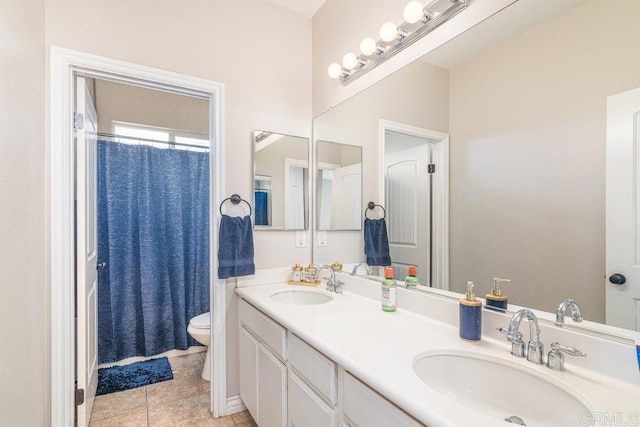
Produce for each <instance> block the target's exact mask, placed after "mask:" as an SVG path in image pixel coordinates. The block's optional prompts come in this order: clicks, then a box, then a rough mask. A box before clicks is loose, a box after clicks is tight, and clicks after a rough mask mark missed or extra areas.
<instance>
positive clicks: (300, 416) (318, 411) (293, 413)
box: [289, 372, 338, 427]
mask: <svg viewBox="0 0 640 427" xmlns="http://www.w3.org/2000/svg"><path fill="white" fill-rule="evenodd" d="M289 425H290V426H291V427H337V425H338V413H337V412H336V410H335V409H333V408H332V407H330V406H329V405H327V403H326V402H325V401H324V400H322V399H321V398H320V397H318V395H317V394H316V393H315V392H314V391H313V390H311V389H310V388H309V387H308V386H307V385H306V384H305V382H304V381H303V380H301V379H300V378H299V377H298V376H297V375H296V374H295V373H293V372H291V373H289Z"/></svg>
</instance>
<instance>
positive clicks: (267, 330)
mask: <svg viewBox="0 0 640 427" xmlns="http://www.w3.org/2000/svg"><path fill="white" fill-rule="evenodd" d="M240 322H241V327H240V337H239V350H240V397H241V398H242V401H243V402H244V404H245V405H246V406H247V409H248V410H249V412H250V413H251V415H252V416H253V419H254V420H256V422H257V423H258V425H259V426H261V427H281V426H286V425H287V367H286V365H285V364H284V359H285V354H286V329H284V328H283V327H282V326H280V325H279V324H277V323H276V322H274V321H273V320H271V319H270V318H268V317H267V316H265V315H264V314H262V313H261V312H260V311H258V310H257V309H255V308H254V307H252V306H250V305H249V304H247V303H246V302H244V301H240Z"/></svg>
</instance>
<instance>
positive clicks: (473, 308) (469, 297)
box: [460, 282, 482, 341]
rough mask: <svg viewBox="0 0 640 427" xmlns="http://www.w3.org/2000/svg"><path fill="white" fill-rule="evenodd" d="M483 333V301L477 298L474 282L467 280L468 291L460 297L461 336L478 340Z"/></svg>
mask: <svg viewBox="0 0 640 427" xmlns="http://www.w3.org/2000/svg"><path fill="white" fill-rule="evenodd" d="M481 335H482V302H480V301H479V300H477V299H476V294H475V293H474V292H473V282H467V293H466V294H465V295H464V297H463V298H461V299H460V338H464V339H465V340H472V341H477V340H479V339H480V336H481Z"/></svg>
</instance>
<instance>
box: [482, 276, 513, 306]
mask: <svg viewBox="0 0 640 427" xmlns="http://www.w3.org/2000/svg"><path fill="white" fill-rule="evenodd" d="M510 281H511V280H509V279H500V278H498V277H496V278H494V279H493V288H492V289H491V293H490V294H486V295H485V299H486V301H487V302H486V304H485V305H486V307H487V308H488V309H490V310H495V311H506V310H507V296H506V295H503V294H502V289H500V283H501V282H510Z"/></svg>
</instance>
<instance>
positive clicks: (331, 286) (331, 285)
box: [314, 265, 344, 294]
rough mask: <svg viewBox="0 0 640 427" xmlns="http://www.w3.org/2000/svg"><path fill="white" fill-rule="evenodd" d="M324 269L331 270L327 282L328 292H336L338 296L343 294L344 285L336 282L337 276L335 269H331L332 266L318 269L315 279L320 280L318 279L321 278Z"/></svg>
mask: <svg viewBox="0 0 640 427" xmlns="http://www.w3.org/2000/svg"><path fill="white" fill-rule="evenodd" d="M324 269H327V270H329V272H331V276H330V277H329V279H328V280H327V290H328V291H329V292H335V293H337V294H341V293H342V285H344V283H342V282H341V281H340V280H336V275H335V273H334V271H333V268H331V266H330V265H323V266H322V267H320V268H319V269H317V270H316V275H315V277H314V279H315V280H318V278H319V277H320V272H321V271H322V270H324Z"/></svg>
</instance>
